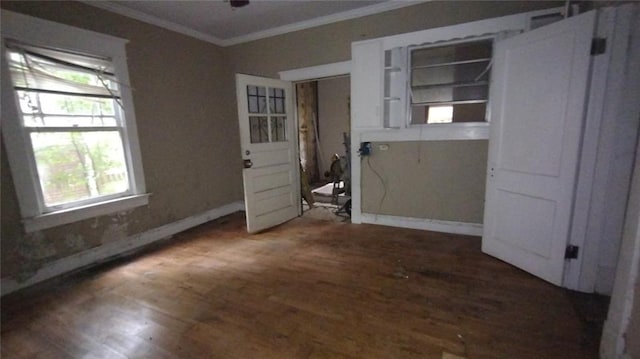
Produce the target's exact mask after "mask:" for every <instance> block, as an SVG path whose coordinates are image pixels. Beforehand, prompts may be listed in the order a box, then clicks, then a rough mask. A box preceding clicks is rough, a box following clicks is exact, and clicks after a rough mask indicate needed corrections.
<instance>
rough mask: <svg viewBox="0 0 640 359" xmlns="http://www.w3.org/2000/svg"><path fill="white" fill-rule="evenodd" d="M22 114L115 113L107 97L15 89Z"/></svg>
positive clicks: (96, 114) (89, 114)
mask: <svg viewBox="0 0 640 359" xmlns="http://www.w3.org/2000/svg"><path fill="white" fill-rule="evenodd" d="M16 92H17V93H18V98H19V100H20V109H21V110H22V113H23V114H25V115H26V114H34V113H44V114H45V115H63V114H64V115H84V116H91V115H94V116H99V115H108V116H114V115H115V111H114V109H115V106H117V105H115V101H114V100H112V99H108V98H96V97H83V96H68V95H57V94H49V93H38V92H33V91H16Z"/></svg>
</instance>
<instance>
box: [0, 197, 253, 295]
mask: <svg viewBox="0 0 640 359" xmlns="http://www.w3.org/2000/svg"><path fill="white" fill-rule="evenodd" d="M238 211H244V202H242V201H238V202H233V203H229V204H227V205H224V206H222V207H218V208H214V209H211V210H209V211H207V212H204V213H201V214H198V215H195V216H191V217H187V218H184V219H181V220H179V221H176V222H173V223H169V224H165V225H164V226H161V227H158V228H154V229H151V230H148V231H146V232H142V233H138V234H135V235H133V236H130V237H128V238H125V239H122V240H119V241H116V242H112V243H107V244H105V245H102V246H99V247H95V248H92V249H89V250H86V251H84V252H81V253H77V254H74V255H71V256H68V257H65V258H62V259H58V260H56V261H53V262H50V263H47V264H45V265H44V267H42V268H40V269H39V270H38V271H37V272H36V273H35V274H34V275H33V276H32V277H30V278H28V279H27V280H24V281H16V280H15V279H12V278H3V279H2V281H1V282H0V293H1V295H5V294H8V293H11V292H14V291H16V290H19V289H22V288H26V287H29V286H31V285H34V284H36V283H39V282H42V281H45V280H47V279H51V278H53V277H55V276H58V275H61V274H64V273H67V272H71V271H73V270H76V269H79V268H82V267H85V266H88V265H90V264H93V263H98V262H100V261H103V260H105V259H108V258H111V257H114V256H117V255H119V254H122V253H127V252H130V251H132V250H134V249H137V248H140V247H143V246H146V245H148V244H150V243H153V242H156V241H158V240H161V239H165V238H168V237H170V236H172V235H174V234H177V233H180V232H182V231H185V230H187V229H189V228H193V227H196V226H198V225H201V224H203V223H206V222H209V221H211V220H214V219H216V218H220V217H222V216H226V215H228V214H231V213H234V212H238Z"/></svg>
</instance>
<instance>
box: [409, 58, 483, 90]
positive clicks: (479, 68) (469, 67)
mask: <svg viewBox="0 0 640 359" xmlns="http://www.w3.org/2000/svg"><path fill="white" fill-rule="evenodd" d="M488 65H489V60H486V61H481V62H475V63H470V64H460V65H447V66H435V67H426V68H417V69H414V70H413V73H412V76H411V84H412V86H421V85H436V84H455V83H464V82H475V81H487V80H488V79H489V71H485V70H486V69H487V66H488Z"/></svg>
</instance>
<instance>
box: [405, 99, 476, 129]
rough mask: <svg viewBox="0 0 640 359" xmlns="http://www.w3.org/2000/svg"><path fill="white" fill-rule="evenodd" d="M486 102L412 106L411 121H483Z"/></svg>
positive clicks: (416, 122) (417, 122)
mask: <svg viewBox="0 0 640 359" xmlns="http://www.w3.org/2000/svg"><path fill="white" fill-rule="evenodd" d="M486 109H487V104H486V103H471V104H455V105H451V106H412V108H411V123H413V124H424V123H450V122H454V123H456V122H483V121H484V120H485V116H486Z"/></svg>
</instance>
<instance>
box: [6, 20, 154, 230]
mask: <svg viewBox="0 0 640 359" xmlns="http://www.w3.org/2000/svg"><path fill="white" fill-rule="evenodd" d="M1 16H2V24H1V26H2V33H1V37H2V42H1V45H2V46H1V47H0V53H1V54H2V69H1V71H2V77H3V78H6V79H9V77H10V76H9V68H8V64H7V61H6V57H5V56H4V55H5V48H4V39H7V38H9V39H14V40H18V41H23V42H25V43H28V44H30V45H34V46H44V47H50V48H55V49H61V50H67V51H76V52H78V53H82V54H91V55H97V56H103V57H106V58H109V59H111V61H112V63H113V66H114V72H115V75H116V77H117V78H118V80H119V81H120V82H121V83H123V84H124V86H122V88H121V90H120V95H121V99H122V103H123V106H124V108H123V112H124V117H125V120H124V121H123V123H122V124H121V125H120V127H119V128H120V130H121V133H122V138H123V144H124V153H125V156H126V159H127V161H126V163H127V175H128V179H129V188H130V190H129V191H128V192H127V193H122V194H120V195H119V196H120V197H119V198H120V200H111V199H109V200H102V199H99V198H96V199H95V200H96V201H94V202H93V205H87V206H84V205H78V206H75V207H72V208H73V209H71V208H70V209H69V210H62V211H56V212H54V213H51V214H45V213H46V212H47V210H48V209H49V208H47V206H46V205H45V203H44V201H43V198H42V195H41V192H40V183H39V180H38V172H37V169H36V168H35V167H36V166H35V159H34V158H33V151H32V145H31V142H30V138H29V136H28V134H27V131H26V130H25V129H24V126H22V124H21V121H20V118H21V114H20V112H19V110H18V109H19V105H18V104H17V100H16V96H15V91H14V89H13V88H12V85H11V81H3V82H2V84H1V85H2V101H3V103H4V104H5V106H3V107H2V117H3V119H5V121H4V123H3V124H2V129H3V131H2V135H3V139H4V140H5V142H6V145H7V146H6V148H7V157H8V158H9V163H10V165H11V166H10V167H11V171H12V175H13V178H14V183H15V187H16V194H17V196H18V201H19V204H20V213H21V216H22V218H23V219H24V220H25V225H26V231H27V232H31V231H35V230H39V229H45V228H50V227H53V226H57V225H60V224H65V223H71V222H72V221H74V220H81V219H86V218H91V217H92V215H94V214H96V213H98V215H99V214H106V213H112V212H113V211H121V210H125V209H130V208H133V207H137V206H141V205H145V204H147V196H148V195H146V194H145V193H146V186H145V180H144V173H143V168H142V158H141V153H140V144H139V141H138V133H137V127H136V118H135V110H134V106H133V97H132V95H131V86H130V82H129V72H128V67H127V55H126V50H125V45H126V43H127V41H128V40H125V39H121V38H118V37H114V36H110V35H105V34H100V33H97V32H93V31H89V30H84V29H80V28H76V27H72V26H68V25H64V24H59V23H56V22H52V21H48V20H43V19H40V18H36V17H31V16H27V15H23V14H18V13H14V12H11V11H6V10H2V12H1ZM101 200H102V201H101ZM98 201H101V202H98ZM84 210H87V211H88V212H87V213H85V214H82V213H80V211H84Z"/></svg>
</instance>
